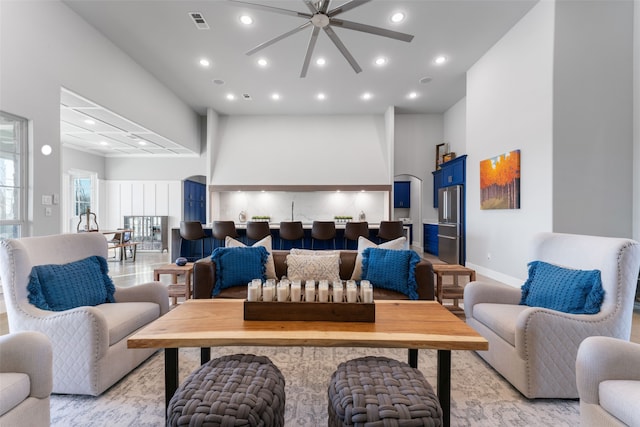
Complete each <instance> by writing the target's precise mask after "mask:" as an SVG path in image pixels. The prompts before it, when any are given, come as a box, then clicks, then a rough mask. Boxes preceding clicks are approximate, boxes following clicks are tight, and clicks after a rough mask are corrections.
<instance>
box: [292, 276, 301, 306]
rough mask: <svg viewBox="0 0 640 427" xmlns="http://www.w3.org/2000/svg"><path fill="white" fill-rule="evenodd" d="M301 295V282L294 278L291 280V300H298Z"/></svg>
mask: <svg viewBox="0 0 640 427" xmlns="http://www.w3.org/2000/svg"><path fill="white" fill-rule="evenodd" d="M301 295H302V284H301V283H300V280H294V281H293V282H291V301H295V302H300V296H301Z"/></svg>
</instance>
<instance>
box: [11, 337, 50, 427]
mask: <svg viewBox="0 0 640 427" xmlns="http://www.w3.org/2000/svg"><path fill="white" fill-rule="evenodd" d="M51 358H52V355H51V343H50V342H49V339H48V338H47V337H46V336H45V335H44V334H42V333H40V332H20V333H16V334H9V335H3V336H0V426H24V427H43V426H48V425H50V423H51V407H50V402H49V396H50V395H51V388H52V381H53V376H52V373H51Z"/></svg>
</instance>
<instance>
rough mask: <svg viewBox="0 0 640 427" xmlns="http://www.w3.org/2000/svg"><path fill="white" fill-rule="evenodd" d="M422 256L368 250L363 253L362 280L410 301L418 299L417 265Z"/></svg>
mask: <svg viewBox="0 0 640 427" xmlns="http://www.w3.org/2000/svg"><path fill="white" fill-rule="evenodd" d="M419 262H420V255H418V254H417V253H416V252H415V251H409V250H395V249H380V248H367V249H365V250H364V252H363V253H362V278H363V279H366V280H368V281H370V282H371V284H372V285H373V287H374V288H375V287H378V288H384V289H389V290H392V291H396V292H400V293H402V294H405V295H406V296H408V297H409V299H418V283H417V282H416V272H415V270H416V264H418V263H419Z"/></svg>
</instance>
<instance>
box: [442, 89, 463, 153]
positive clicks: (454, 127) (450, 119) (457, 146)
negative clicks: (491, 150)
mask: <svg viewBox="0 0 640 427" xmlns="http://www.w3.org/2000/svg"><path fill="white" fill-rule="evenodd" d="M443 127H444V138H443V140H444V141H446V142H448V143H449V150H450V151H453V152H454V153H456V154H457V155H462V154H466V153H467V98H466V97H465V98H462V99H461V100H460V101H458V102H456V103H455V104H454V105H453V106H451V107H450V108H449V109H448V110H447V111H445V113H444V118H443Z"/></svg>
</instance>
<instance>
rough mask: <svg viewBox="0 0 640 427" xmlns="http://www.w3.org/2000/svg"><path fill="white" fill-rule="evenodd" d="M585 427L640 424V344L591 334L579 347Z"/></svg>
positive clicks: (581, 416)
mask: <svg viewBox="0 0 640 427" xmlns="http://www.w3.org/2000/svg"><path fill="white" fill-rule="evenodd" d="M576 380H577V382H578V392H579V394H580V425H581V426H582V427H605V426H616V427H622V426H638V425H640V404H639V402H640V344H636V343H632V342H627V341H622V340H618V339H615V338H609V337H589V338H587V339H585V340H584V341H583V342H582V344H580V348H579V349H578V359H577V360H576Z"/></svg>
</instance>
